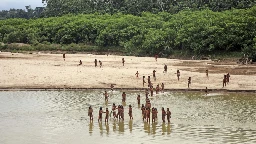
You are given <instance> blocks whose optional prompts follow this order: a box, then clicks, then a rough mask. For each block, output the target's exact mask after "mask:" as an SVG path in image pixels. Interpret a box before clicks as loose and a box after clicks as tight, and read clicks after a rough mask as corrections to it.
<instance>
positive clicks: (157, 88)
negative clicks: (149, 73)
mask: <svg viewBox="0 0 256 144" xmlns="http://www.w3.org/2000/svg"><path fill="white" fill-rule="evenodd" d="M159 91H160V87H159V84H158V85H156V94H158V93H159Z"/></svg>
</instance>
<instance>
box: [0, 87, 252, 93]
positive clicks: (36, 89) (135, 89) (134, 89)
mask: <svg viewBox="0 0 256 144" xmlns="http://www.w3.org/2000/svg"><path fill="white" fill-rule="evenodd" d="M75 90H76V91H85V90H111V89H110V88H0V91H75ZM114 90H119V91H121V90H127V91H144V90H145V88H114ZM204 90H205V89H190V88H189V89H165V91H175V92H184V91H185V92H204ZM208 91H209V92H231V93H232V92H239V93H256V90H230V89H208Z"/></svg>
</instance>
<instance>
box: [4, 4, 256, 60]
mask: <svg viewBox="0 0 256 144" xmlns="http://www.w3.org/2000/svg"><path fill="white" fill-rule="evenodd" d="M134 1H135V0H134ZM120 2H121V1H120ZM116 4H117V5H119V4H118V3H116ZM116 7H118V6H116ZM155 7H156V6H155ZM255 12H256V6H255V7H252V8H250V9H246V10H244V9H240V10H238V9H232V10H228V11H222V12H214V11H212V10H209V9H205V10H200V11H196V10H183V11H180V12H178V13H177V14H170V13H167V12H160V13H156V14H154V13H149V12H144V13H141V14H140V16H134V15H129V14H122V13H116V14H113V15H110V14H98V13H95V14H78V15H73V14H67V15H65V16H61V17H51V18H40V19H29V20H27V19H7V20H2V21H0V41H1V42H4V43H25V44H30V45H33V48H34V49H36V50H68V51H88V50H97V51H107V50H108V49H110V50H112V49H113V50H114V49H115V48H117V47H118V51H123V52H126V53H127V54H129V55H138V56H145V55H147V56H151V55H154V54H156V53H158V54H161V55H162V56H166V57H167V56H168V55H170V54H172V53H175V51H183V52H182V55H194V54H195V55H207V54H212V53H213V52H214V51H223V52H233V51H244V52H246V53H248V54H251V55H252V56H251V57H254V54H253V52H254V50H255V49H254V48H255V41H256V40H255V39H254V38H255V36H256V31H255V29H256V25H255V22H256V14H255Z"/></svg>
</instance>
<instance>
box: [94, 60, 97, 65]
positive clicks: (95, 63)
mask: <svg viewBox="0 0 256 144" xmlns="http://www.w3.org/2000/svg"><path fill="white" fill-rule="evenodd" d="M94 65H95V67H97V59H95V60H94Z"/></svg>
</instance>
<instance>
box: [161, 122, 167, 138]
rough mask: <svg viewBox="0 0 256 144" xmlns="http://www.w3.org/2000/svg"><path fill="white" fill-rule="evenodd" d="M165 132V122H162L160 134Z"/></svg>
mask: <svg viewBox="0 0 256 144" xmlns="http://www.w3.org/2000/svg"><path fill="white" fill-rule="evenodd" d="M165 133H166V127H165V123H162V135H165Z"/></svg>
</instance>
